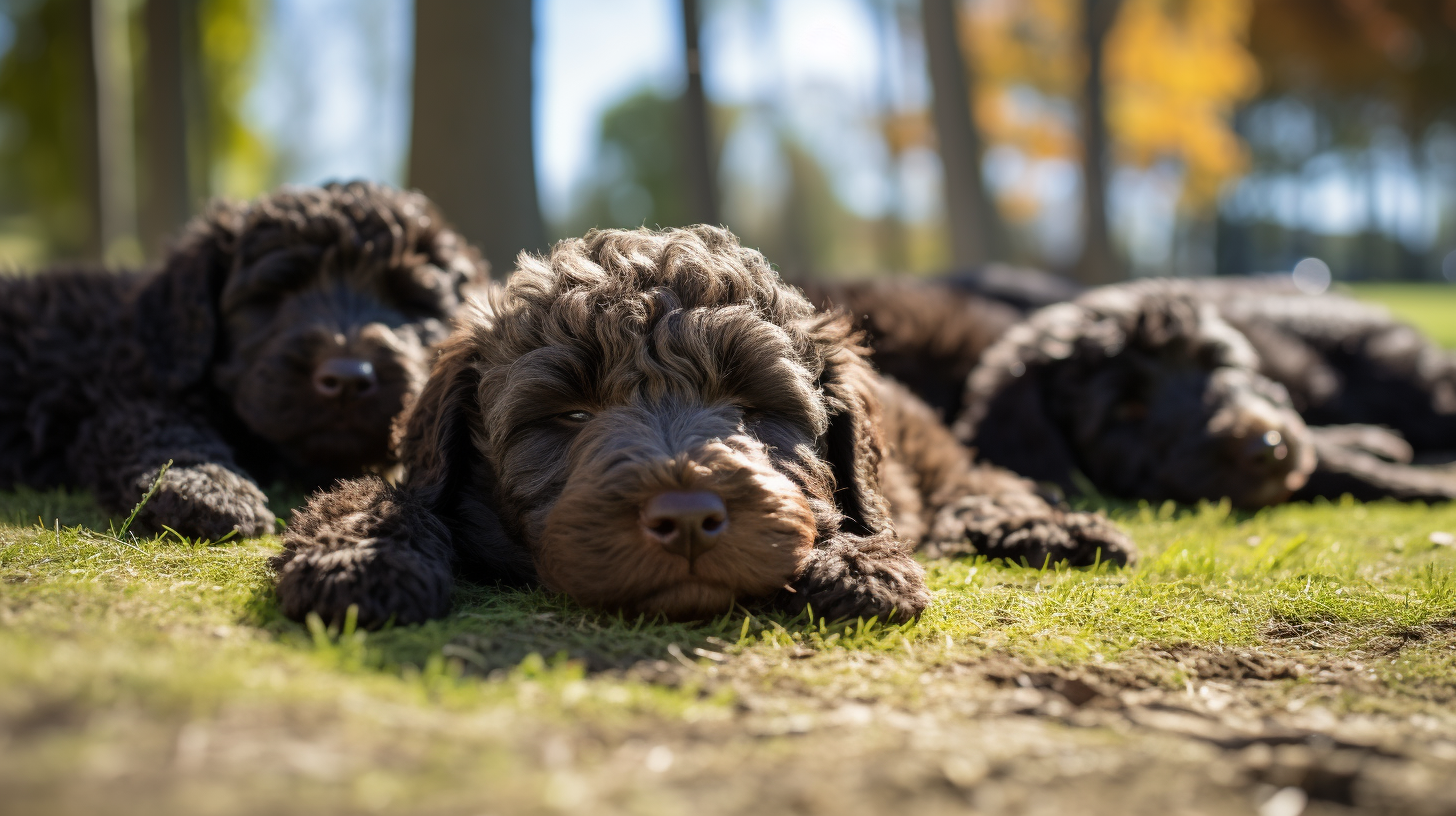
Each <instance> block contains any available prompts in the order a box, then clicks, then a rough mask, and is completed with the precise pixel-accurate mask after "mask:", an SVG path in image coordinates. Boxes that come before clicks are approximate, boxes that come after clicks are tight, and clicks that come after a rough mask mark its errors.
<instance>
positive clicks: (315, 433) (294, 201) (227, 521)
mask: <svg viewBox="0 0 1456 816" xmlns="http://www.w3.org/2000/svg"><path fill="white" fill-rule="evenodd" d="M485 275H486V267H485V264H484V262H483V261H482V260H481V259H480V258H479V256H478V254H477V253H476V252H475V251H474V250H473V249H472V248H470V247H469V246H468V245H466V244H465V243H464V241H462V240H461V239H460V238H459V237H458V236H457V235H456V234H455V233H454V232H452V231H451V230H450V229H448V228H447V227H446V226H445V224H444V222H443V221H442V220H441V219H440V216H439V214H438V213H437V212H435V210H434V208H433V207H432V206H431V205H430V203H429V202H428V201H427V200H426V199H425V198H424V197H423V196H421V195H419V194H418V193H411V192H402V191H398V190H394V189H390V188H387V187H382V186H378V185H374V184H368V183H358V182H356V183H350V184H330V185H328V186H326V187H323V188H284V189H282V190H280V191H278V192H276V193H274V194H272V195H269V196H265V197H263V198H260V199H258V200H256V201H253V202H249V203H243V204H233V203H215V204H213V205H212V206H211V207H210V208H209V209H208V210H207V212H206V213H205V214H204V215H201V216H199V217H198V218H196V219H194V220H193V222H192V223H191V224H189V225H188V227H187V229H186V232H185V234H184V236H183V237H182V239H181V240H180V241H179V243H178V245H177V246H176V248H175V249H174V250H173V251H172V252H171V253H170V254H169V256H168V257H167V259H166V261H165V262H164V265H163V267H162V268H161V269H160V270H159V271H157V272H155V273H149V274H136V273H111V272H104V271H99V270H98V271H53V272H48V273H42V274H39V275H35V276H31V277H8V278H4V279H0V382H3V383H4V388H3V389H0V489H8V488H10V487H12V486H14V485H21V484H23V485H30V486H35V487H49V486H56V485H69V486H76V487H83V488H89V489H91V490H92V491H94V493H95V496H96V498H97V500H98V501H99V502H100V503H101V505H102V506H103V507H104V508H105V509H107V510H108V511H110V512H116V513H121V512H126V511H128V510H129V509H130V508H131V507H132V506H133V505H134V504H135V503H136V502H137V500H138V499H139V498H140V497H141V495H142V493H143V491H145V490H146V489H147V487H148V486H149V485H150V484H151V483H152V482H153V481H154V480H155V478H156V475H157V473H158V471H159V469H160V468H161V466H162V465H163V464H164V463H165V462H167V461H168V460H172V461H173V463H174V464H173V466H172V468H171V469H170V470H169V471H168V472H167V475H166V477H165V479H164V480H163V482H162V484H161V486H160V489H159V491H158V493H157V494H156V495H155V496H154V497H153V498H152V499H151V501H150V502H149V503H148V504H147V506H146V508H145V511H144V513H143V515H142V516H140V517H139V521H140V523H141V525H142V526H143V527H144V528H148V529H152V530H160V529H161V528H162V527H163V526H166V527H171V528H172V529H174V530H177V531H178V532H180V533H182V534H184V535H188V536H201V537H210V538H215V537H219V536H222V535H225V534H227V533H228V532H229V531H231V530H238V531H239V532H241V533H243V534H244V535H256V534H261V533H264V532H267V531H270V530H272V529H273V526H274V522H273V514H272V513H271V512H270V511H269V510H268V506H267V501H266V499H265V497H264V496H263V494H262V493H261V492H260V491H259V490H258V488H257V486H256V484H255V481H254V480H255V479H258V480H270V481H271V480H273V479H278V478H286V479H288V480H289V481H291V482H293V483H295V484H302V485H305V486H308V485H314V484H319V483H323V482H325V481H327V480H331V479H334V478H337V477H339V476H347V475H357V474H359V473H361V472H363V471H365V470H366V469H369V468H379V467H385V466H388V465H389V463H390V462H391V455H390V444H389V441H390V440H389V433H390V427H391V422H392V420H393V418H394V417H395V415H396V414H399V413H400V412H401V411H402V410H403V409H404V408H405V407H406V406H407V405H408V404H409V403H410V402H411V401H412V399H413V397H414V395H415V394H417V393H418V391H419V389H420V387H421V386H422V384H423V382H424V379H425V377H426V375H427V374H428V371H429V365H430V362H431V360H432V358H433V352H432V350H431V347H432V345H433V344H435V343H436V342H438V341H439V340H441V339H443V337H444V336H445V335H446V334H447V333H448V325H447V324H448V321H449V320H450V319H451V316H452V314H453V313H454V311H455V309H456V307H457V306H458V304H459V302H460V297H461V293H462V289H463V288H465V287H467V286H468V285H469V284H470V283H471V282H472V281H476V280H484V278H485Z"/></svg>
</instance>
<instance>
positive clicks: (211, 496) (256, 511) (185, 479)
mask: <svg viewBox="0 0 1456 816" xmlns="http://www.w3.org/2000/svg"><path fill="white" fill-rule="evenodd" d="M156 478H157V471H156V470H153V471H151V472H149V473H147V474H145V475H143V476H142V477H141V478H139V479H138V480H137V481H136V483H135V485H134V487H136V488H137V491H138V492H137V497H138V498H140V497H141V496H142V495H145V493H146V491H147V490H148V489H149V488H150V487H151V485H152V483H153V482H154V481H156ZM136 523H137V524H138V525H139V526H140V527H141V528H143V529H146V530H150V531H152V532H160V531H161V530H162V528H163V527H170V528H172V529H173V530H176V531H177V532H178V533H181V534H182V535H184V536H187V537H188V538H203V539H209V540H216V539H219V538H222V537H224V536H226V535H227V534H228V533H231V532H233V531H234V530H236V531H237V533H238V535H241V536H243V537H244V538H249V537H253V536H260V535H265V534H267V533H270V532H272V531H273V529H274V524H275V522H274V516H273V512H272V511H271V510H269V509H268V497H267V496H264V495H263V491H261V490H259V489H258V486H257V485H255V484H253V482H252V481H251V480H249V479H248V478H247V477H244V476H240V475H238V474H237V473H234V472H233V471H231V470H228V469H227V468H225V467H222V466H221V465H215V464H201V465H186V466H182V467H172V468H168V469H167V474H166V475H165V476H163V477H162V483H161V484H160V485H158V486H157V492H156V493H155V494H153V495H152V498H151V499H149V500H148V501H147V504H146V506H145V507H143V508H142V509H141V512H140V513H138V514H137V522H136Z"/></svg>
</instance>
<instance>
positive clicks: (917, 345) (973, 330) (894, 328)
mask: <svg viewBox="0 0 1456 816" xmlns="http://www.w3.org/2000/svg"><path fill="white" fill-rule="evenodd" d="M803 290H804V295H805V296H806V297H808V298H809V300H810V302H812V303H813V304H814V305H815V306H817V307H819V308H820V309H824V310H840V311H843V312H844V313H845V314H847V315H849V316H850V317H851V318H852V319H853V320H854V325H855V328H856V329H858V330H860V331H862V332H863V333H864V336H865V340H866V341H867V343H868V344H869V347H870V349H871V351H872V352H873V354H872V357H871V359H872V361H873V362H874V366H875V368H876V369H878V370H879V371H881V372H883V373H885V374H888V375H890V376H891V377H893V378H895V379H896V380H898V381H900V382H902V383H904V384H905V385H906V386H907V387H908V388H909V389H910V390H911V391H912V392H913V393H914V394H915V395H916V396H918V397H919V398H920V399H922V400H924V401H925V402H927V403H929V404H930V406H931V407H932V408H934V409H935V410H936V412H937V413H938V414H939V415H940V418H941V420H942V421H950V420H951V419H954V418H955V417H956V416H958V415H959V414H960V411H961V407H962V405H961V402H962V399H963V398H964V396H965V383H966V377H968V376H970V373H971V369H973V368H975V366H976V363H978V362H980V359H981V355H982V354H984V353H985V351H986V349H987V348H989V347H990V346H991V344H992V343H994V342H995V341H996V339H997V338H999V337H1000V336H1001V335H1002V334H1003V333H1005V331H1006V330H1007V329H1009V328H1011V326H1013V325H1015V324H1016V322H1017V321H1019V320H1021V319H1022V318H1023V317H1024V316H1025V313H1024V312H1022V311H1021V310H1019V309H1017V308H1016V307H1015V306H1013V305H1010V304H1007V303H1004V302H1002V301H1000V300H997V299H995V298H992V297H989V296H986V295H982V294H980V293H978V292H975V291H970V290H969V288H968V287H966V286H957V285H955V283H954V282H952V281H942V280H935V281H922V280H905V279H891V280H877V281H857V282H850V283H817V282H816V283H806V284H804V285H803Z"/></svg>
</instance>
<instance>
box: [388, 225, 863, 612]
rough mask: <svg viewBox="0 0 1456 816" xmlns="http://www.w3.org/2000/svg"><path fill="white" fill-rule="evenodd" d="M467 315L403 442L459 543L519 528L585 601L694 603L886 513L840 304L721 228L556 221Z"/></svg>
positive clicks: (774, 571) (719, 603)
mask: <svg viewBox="0 0 1456 816" xmlns="http://www.w3.org/2000/svg"><path fill="white" fill-rule="evenodd" d="M465 322H466V326H465V328H464V329H463V330H462V331H461V332H460V333H459V334H457V335H456V336H455V337H454V338H452V339H451V340H450V341H449V342H448V343H447V347H446V350H445V351H444V352H443V354H442V357H441V360H440V362H439V363H438V364H437V366H436V369H435V371H434V373H433V374H432V376H431V381H430V383H429V385H427V387H426V390H425V393H424V395H423V396H422V397H421V401H420V405H419V407H418V409H417V410H416V411H414V412H413V414H412V416H411V418H410V420H409V427H408V429H407V431H406V436H405V439H404V442H403V446H404V449H405V451H406V464H407V467H408V469H409V473H408V476H407V484H408V485H409V486H410V487H411V488H412V489H414V490H416V491H418V492H419V493H421V494H422V495H424V496H425V497H426V499H427V501H430V502H431V503H433V505H434V506H435V507H436V508H437V509H438V512H440V513H441V514H442V515H444V516H446V518H447V519H449V520H450V522H451V523H452V525H453V526H454V527H455V530H456V532H455V536H456V539H457V542H456V549H457V551H460V552H461V553H462V558H463V559H464V560H465V561H467V562H470V561H475V562H490V563H491V565H492V566H493V569H492V573H493V574H499V573H500V572H501V571H502V567H501V565H502V563H503V562H509V561H510V560H511V558H512V556H511V554H510V550H511V548H512V547H513V546H514V547H518V548H522V549H523V550H524V553H523V555H524V557H525V558H526V559H528V560H529V563H530V566H531V569H532V570H533V571H534V573H535V574H536V576H538V577H539V578H540V580H541V581H542V582H543V583H544V584H545V585H546V586H547V587H549V588H552V589H554V590H557V591H561V592H565V593H567V594H570V595H571V596H573V597H574V598H576V599H577V600H578V601H580V602H582V603H584V604H587V605H591V606H597V607H602V608H611V609H626V610H629V611H640V612H646V613H659V612H660V613H664V614H666V615H668V616H670V617H674V618H693V617H702V616H709V615H713V614H717V613H720V612H723V611H725V610H727V609H729V608H730V607H731V605H732V604H733V602H734V600H735V599H738V598H745V597H752V596H762V595H766V594H769V593H772V592H775V591H777V590H779V589H780V588H782V587H783V586H784V585H785V584H786V583H788V582H789V581H790V580H792V579H793V578H794V577H795V576H796V574H797V573H798V572H799V571H800V569H801V567H802V564H803V563H804V561H805V559H806V557H807V556H808V554H809V551H810V550H811V548H812V547H813V546H814V544H815V542H816V540H818V539H819V538H820V537H821V536H823V535H827V534H830V533H833V532H835V531H837V530H839V529H840V526H841V525H844V526H845V527H848V528H852V529H853V530H855V531H858V532H868V531H870V530H880V529H884V527H885V524H886V522H885V521H884V507H883V503H882V502H881V500H880V499H879V497H878V495H879V494H878V490H877V486H876V484H875V483H874V481H873V480H874V478H875V475H874V474H875V465H876V464H877V461H878V460H877V459H876V458H875V457H876V456H877V455H878V454H877V451H878V450H879V447H878V446H879V441H878V439H877V438H876V437H875V428H876V426H875V423H874V422H873V420H872V419H871V415H872V412H873V411H874V407H873V405H872V404H871V403H869V402H868V400H869V399H870V397H869V389H868V388H867V387H865V383H866V382H867V380H865V379H864V378H865V377H868V376H870V375H869V374H868V368H867V366H866V365H865V363H864V362H863V359H862V357H861V356H860V354H859V353H858V352H857V351H856V350H855V349H854V348H853V347H852V345H851V343H850V341H849V337H848V329H847V328H846V325H845V323H844V322H843V321H839V320H836V319H833V318H828V317H825V316H823V315H816V314H815V313H814V310H813V309H812V307H811V306H810V305H809V303H808V302H807V301H806V300H804V298H803V297H802V296H800V295H799V294H798V293H797V291H796V290H794V289H792V288H790V287H788V286H786V285H784V284H783V283H782V282H780V280H779V279H778V276H777V275H776V274H775V273H774V272H773V270H772V269H771V268H770V267H769V265H768V263H767V262H766V261H765V260H764V259H763V257H762V256H761V255H759V254H758V253H757V252H754V251H752V250H749V249H744V248H743V247H740V246H739V245H738V242H737V240H736V239H735V238H734V237H733V236H732V235H731V234H730V233H728V232H726V231H723V230H719V229H714V228H710V227H696V228H693V229H688V230H669V231H666V232H661V233H654V232H649V231H645V230H642V231H601V232H592V233H590V234H588V235H587V236H586V237H585V238H584V239H580V240H570V241H563V242H561V243H560V244H558V245H557V246H556V247H555V248H554V249H553V250H552V251H551V253H550V256H549V257H545V258H523V260H522V262H521V266H520V268H519V269H518V270H517V271H516V272H515V273H514V274H513V275H512V277H511V278H510V281H509V284H508V286H507V287H506V288H505V290H504V291H503V292H501V293H498V294H497V295H496V296H495V297H493V299H492V302H491V303H490V304H489V305H488V306H487V307H485V308H484V309H482V311H481V312H480V313H478V314H476V315H474V316H473V317H472V318H470V319H468V320H467V321H465ZM836 488H837V489H836ZM497 521H498V522H499V527H498V528H497V527H495V526H494V525H495V524H496V522H497Z"/></svg>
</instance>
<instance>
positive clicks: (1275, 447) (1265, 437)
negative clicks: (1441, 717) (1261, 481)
mask: <svg viewBox="0 0 1456 816" xmlns="http://www.w3.org/2000/svg"><path fill="white" fill-rule="evenodd" d="M1242 453H1243V455H1244V458H1245V460H1247V461H1248V462H1249V463H1250V464H1252V465H1255V466H1258V467H1268V468H1272V467H1278V466H1280V465H1287V464H1288V463H1289V445H1288V443H1286V442H1285V441H1284V435H1283V434H1281V433H1279V432H1278V431H1265V432H1264V433H1262V434H1259V435H1258V436H1255V437H1252V438H1250V439H1247V440H1245V441H1244V444H1243V451H1242Z"/></svg>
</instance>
